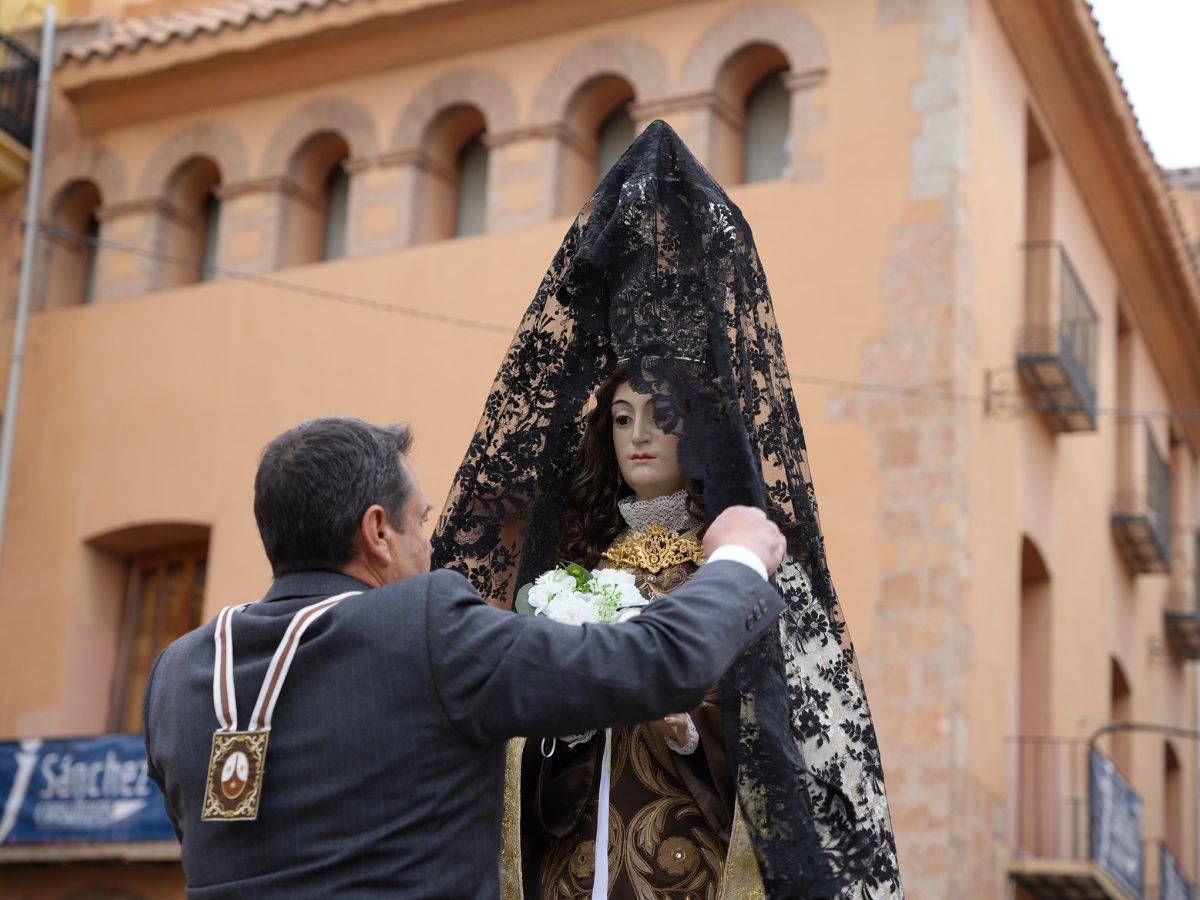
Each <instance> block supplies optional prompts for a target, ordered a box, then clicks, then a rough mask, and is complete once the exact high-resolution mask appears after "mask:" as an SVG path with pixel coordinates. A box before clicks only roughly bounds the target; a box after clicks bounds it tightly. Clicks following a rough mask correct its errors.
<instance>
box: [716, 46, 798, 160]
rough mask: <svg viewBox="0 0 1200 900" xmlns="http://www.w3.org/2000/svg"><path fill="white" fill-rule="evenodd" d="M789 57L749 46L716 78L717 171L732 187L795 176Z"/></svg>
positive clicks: (731, 58) (761, 47) (734, 57)
mask: <svg viewBox="0 0 1200 900" xmlns="http://www.w3.org/2000/svg"><path fill="white" fill-rule="evenodd" d="M787 74H788V61H787V57H786V56H784V55H783V51H781V50H780V49H779V48H778V47H774V46H771V45H769V44H751V45H749V46H746V47H743V48H741V49H740V50H738V51H737V52H736V53H734V54H733V55H731V56H730V57H729V58H728V59H727V60H726V61H725V62H724V64H723V65H722V66H721V68H720V70H719V71H718V73H717V85H716V93H717V100H718V103H719V105H720V107H721V108H722V109H723V110H725V113H724V114H722V115H717V116H715V117H714V124H713V129H714V133H713V167H714V174H715V175H716V176H717V178H718V180H720V181H725V182H728V183H731V184H732V183H737V182H753V181H768V180H772V179H776V178H788V177H790V176H791V174H792V173H791V153H792V146H791V133H792V113H791V108H792V98H791V92H790V91H789V90H788V87H787V84H786V83H785V81H784V79H785V77H786V76H787Z"/></svg>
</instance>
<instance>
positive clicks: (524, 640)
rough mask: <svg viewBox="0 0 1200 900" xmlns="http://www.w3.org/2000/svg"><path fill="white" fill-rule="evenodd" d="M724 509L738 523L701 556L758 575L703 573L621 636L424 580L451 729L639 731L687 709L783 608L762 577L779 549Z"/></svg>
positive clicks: (746, 516) (447, 578)
mask: <svg viewBox="0 0 1200 900" xmlns="http://www.w3.org/2000/svg"><path fill="white" fill-rule="evenodd" d="M735 509H738V510H742V512H741V513H740V516H741V517H740V518H739V517H738V515H732V516H730V519H728V520H726V521H725V522H722V519H723V518H724V517H725V516H726V515H729V514H730V513H733V512H734V511H733V510H730V511H727V512H726V513H725V514H722V517H718V519H717V520H716V521H714V523H713V525H712V526H711V527H710V529H709V533H708V535H707V536H706V539H705V548H706V550H707V551H708V552H709V553H710V554H715V555H717V556H718V557H719V556H722V555H725V554H724V553H721V554H717V553H716V551H717V549H718V545H719V546H723V547H730V546H732V547H737V548H741V549H740V550H734V551H733V554H732V555H733V557H734V558H746V561H747V562H748V563H750V562H753V559H754V558H756V559H758V560H759V561H760V563H761V566H762V568H761V569H758V571H756V568H757V567H753V566H752V565H748V564H744V563H742V562H737V561H733V560H732V559H727V560H722V561H715V562H710V563H708V564H707V565H705V566H704V567H703V568H702V569H701V570H700V571H699V572H698V573H697V574H696V575H695V576H694V577H693V578H692V579H691V580H690V581H689V582H688V583H687V584H685V585H684V586H682V587H680V588H678V589H677V590H675V591H674V592H673V593H672V594H671V595H670V596H668V597H666V598H664V599H662V600H659V601H657V602H655V603H653V604H651V605H650V606H649V607H646V608H645V609H644V610H643V611H642V614H641V615H639V616H638V617H637V618H635V619H633V620H632V621H630V622H626V623H624V624H621V625H585V626H573V625H562V624H559V623H556V622H551V621H548V620H546V619H543V618H540V617H539V618H537V619H529V618H526V617H522V616H517V615H514V614H512V613H507V612H503V611H501V610H498V609H495V608H493V607H490V606H488V605H486V604H484V603H483V602H482V601H481V600H480V599H479V598H478V595H477V594H476V593H475V592H474V591H473V590H472V589H471V587H470V585H469V584H468V583H467V581H466V579H464V578H462V577H461V576H459V575H456V574H454V573H450V572H443V573H438V574H437V575H435V577H434V578H432V579H431V580H430V582H429V592H430V593H429V598H428V605H427V638H428V651H429V657H430V662H431V665H432V668H433V676H434V680H435V683H436V684H437V687H438V691H439V693H440V694H441V697H442V701H443V704H444V705H445V708H446V711H447V714H448V715H449V716H450V718H451V719H452V720H453V721H454V723H455V725H456V726H457V727H458V728H459V729H460V730H461V731H462V732H463V734H464V735H466V736H467V737H469V738H471V739H473V740H478V741H479V742H481V743H492V742H496V741H499V740H503V739H505V738H507V737H511V736H513V735H518V734H525V735H539V734H571V733H578V732H582V731H587V730H589V729H592V728H600V727H604V726H608V725H622V724H633V723H636V722H644V721H650V720H653V719H657V718H661V717H662V716H663V715H666V714H667V713H671V712H677V711H679V710H681V709H691V708H692V707H694V706H696V705H698V704H699V702H700V701H701V700H702V699H703V696H704V694H705V693H706V692H707V690H708V689H709V688H710V687H711V686H712V685H713V684H715V683H716V682H717V681H718V680H719V679H720V677H721V675H722V674H723V673H724V672H725V670H726V669H727V668H728V667H729V666H730V665H731V664H732V662H733V660H734V659H736V657H737V656H738V654H740V653H741V652H742V650H743V649H745V648H746V647H747V646H748V645H749V644H750V643H752V642H753V641H755V640H757V639H758V638H759V637H760V636H761V635H762V634H763V632H764V631H765V630H766V629H768V628H770V627H772V626H773V624H774V622H775V619H776V618H777V616H778V615H779V613H780V611H782V609H783V601H782V600H781V599H780V597H779V595H778V594H777V593H776V591H775V590H774V589H773V588H772V587H771V586H770V585H769V584H768V583H767V581H766V580H765V579H764V577H763V574H762V572H764V571H767V572H769V571H773V570H774V569H775V567H776V566H777V565H778V563H779V561H780V559H781V558H782V555H783V539H782V537H781V536H779V534H778V530H777V529H775V527H774V526H773V525H771V524H770V523H769V522H767V521H766V518H765V516H762V514H761V513H759V512H758V511H757V510H745V509H744V508H735ZM750 513H756V514H757V517H755V516H752V515H750ZM759 517H761V520H760V518H759ZM731 523H732V525H733V526H736V527H730V525H731ZM722 525H724V526H726V527H721V526H722ZM718 542H720V543H719V544H718ZM747 552H748V553H749V554H751V555H752V556H751V557H747Z"/></svg>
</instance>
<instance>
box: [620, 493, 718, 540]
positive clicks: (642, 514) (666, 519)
mask: <svg viewBox="0 0 1200 900" xmlns="http://www.w3.org/2000/svg"><path fill="white" fill-rule="evenodd" d="M617 508H618V509H620V511H621V517H622V518H623V519H624V520H625V524H626V525H628V526H629V527H630V528H632V529H633V530H634V531H645V530H646V529H647V528H649V527H650V526H651V525H661V526H662V527H663V528H665V529H667V531H687V530H688V529H689V528H695V527H696V526H697V525H698V524H700V523H699V522H697V521H696V520H695V519H693V518H692V516H691V513H689V512H688V495H687V491H679V492H678V493H676V494H667V495H666V496H665V497H655V498H654V499H653V500H634V499H633V498H632V497H629V498H626V499H625V500H621V501H620V502H618V503H617Z"/></svg>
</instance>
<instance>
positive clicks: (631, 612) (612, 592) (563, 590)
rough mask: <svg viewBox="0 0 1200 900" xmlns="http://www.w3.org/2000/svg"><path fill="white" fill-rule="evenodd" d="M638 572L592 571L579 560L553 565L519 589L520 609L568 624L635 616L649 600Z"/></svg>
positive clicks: (517, 605) (615, 619)
mask: <svg viewBox="0 0 1200 900" xmlns="http://www.w3.org/2000/svg"><path fill="white" fill-rule="evenodd" d="M649 602H650V601H649V600H647V599H646V598H645V597H644V596H643V595H642V592H641V591H639V590H638V588H637V583H636V581H635V580H634V576H633V574H632V573H630V572H623V571H621V570H620V569H593V570H592V571H590V572H589V571H588V570H587V569H585V568H584V567H583V566H581V565H578V564H576V563H568V564H567V565H565V566H559V567H558V568H555V569H551V570H550V571H549V572H545V573H543V574H541V575H539V576H538V577H537V578H536V579H535V580H534V581H533V583H532V584H527V585H525V586H524V587H523V588H521V590H520V591H518V592H517V600H516V610H517V612H519V613H523V614H524V615H527V616H545V617H546V618H547V619H552V620H553V621H555V622H562V623H564V624H567V625H590V624H609V623H613V622H626V621H628V620H629V619H632V618H633V617H634V616H636V615H637V614H638V613H639V612H641V610H642V607H643V606H646V605H648V604H649Z"/></svg>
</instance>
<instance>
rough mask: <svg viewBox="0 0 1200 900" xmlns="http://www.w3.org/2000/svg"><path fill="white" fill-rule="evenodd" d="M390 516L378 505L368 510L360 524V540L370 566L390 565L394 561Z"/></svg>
mask: <svg viewBox="0 0 1200 900" xmlns="http://www.w3.org/2000/svg"><path fill="white" fill-rule="evenodd" d="M391 524H392V522H391V519H389V518H388V514H387V513H386V512H384V509H383V507H382V506H380V505H379V504H378V503H376V504H374V505H372V506H370V507H368V508H367V511H366V512H365V513H363V517H362V521H361V522H359V523H358V540H359V544H360V545H361V547H362V552H363V556H364V557H365V558H366V561H367V563H368V564H371V563H374V564H376V565H384V566H386V565H388V564H389V563H391V561H392V545H391V542H390V541H389V540H388V527H389V526H390V525H391Z"/></svg>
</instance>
